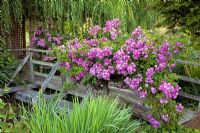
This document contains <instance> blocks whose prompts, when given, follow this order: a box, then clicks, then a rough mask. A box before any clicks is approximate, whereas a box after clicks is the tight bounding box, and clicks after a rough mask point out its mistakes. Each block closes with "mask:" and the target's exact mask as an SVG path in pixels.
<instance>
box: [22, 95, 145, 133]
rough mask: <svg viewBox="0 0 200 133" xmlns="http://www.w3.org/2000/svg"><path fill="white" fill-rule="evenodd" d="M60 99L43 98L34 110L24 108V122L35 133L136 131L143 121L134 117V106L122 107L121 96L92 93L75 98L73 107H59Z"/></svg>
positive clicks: (35, 105) (129, 132) (117, 132)
mask: <svg viewBox="0 0 200 133" xmlns="http://www.w3.org/2000/svg"><path fill="white" fill-rule="evenodd" d="M58 103H59V100H52V101H46V100H44V99H43V98H41V99H39V101H38V102H37V103H36V104H34V105H33V108H32V110H30V111H27V110H26V109H23V110H24V111H23V117H24V120H25V124H26V125H27V126H28V128H29V129H30V132H32V133H61V132H66V133H134V132H136V131H140V130H142V129H140V125H141V123H140V122H139V121H136V120H131V109H130V108H125V107H119V103H118V100H117V99H115V100H112V99H109V98H107V97H98V98H94V97H90V98H86V99H85V100H84V101H83V102H82V103H79V102H78V100H75V101H74V103H73V110H72V111H70V112H68V113H66V108H63V109H59V104H58Z"/></svg>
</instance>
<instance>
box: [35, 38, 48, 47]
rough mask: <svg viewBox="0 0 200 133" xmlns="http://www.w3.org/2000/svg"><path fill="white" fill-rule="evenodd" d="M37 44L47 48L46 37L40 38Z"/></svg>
mask: <svg viewBox="0 0 200 133" xmlns="http://www.w3.org/2000/svg"><path fill="white" fill-rule="evenodd" d="M37 46H40V47H43V48H45V47H46V44H45V40H44V39H40V40H39V41H38V42H37Z"/></svg>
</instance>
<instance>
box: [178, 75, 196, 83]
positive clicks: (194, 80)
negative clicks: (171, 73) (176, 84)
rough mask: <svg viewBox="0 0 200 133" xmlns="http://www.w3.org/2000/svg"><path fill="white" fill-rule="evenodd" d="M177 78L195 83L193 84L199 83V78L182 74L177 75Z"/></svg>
mask: <svg viewBox="0 0 200 133" xmlns="http://www.w3.org/2000/svg"><path fill="white" fill-rule="evenodd" d="M177 76H178V78H179V79H181V80H183V81H187V82H191V83H195V84H200V80H198V79H193V78H190V77H187V76H182V75H177Z"/></svg>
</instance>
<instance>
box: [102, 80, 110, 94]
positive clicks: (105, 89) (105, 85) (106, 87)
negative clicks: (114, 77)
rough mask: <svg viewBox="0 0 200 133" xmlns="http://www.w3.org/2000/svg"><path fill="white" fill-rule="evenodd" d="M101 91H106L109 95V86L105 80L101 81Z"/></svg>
mask: <svg viewBox="0 0 200 133" xmlns="http://www.w3.org/2000/svg"><path fill="white" fill-rule="evenodd" d="M103 89H104V90H103V91H105V92H106V95H109V87H108V81H107V80H104V81H103Z"/></svg>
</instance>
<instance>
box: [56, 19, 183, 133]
mask: <svg viewBox="0 0 200 133" xmlns="http://www.w3.org/2000/svg"><path fill="white" fill-rule="evenodd" d="M120 25H121V21H120V20H119V19H113V20H108V21H107V22H106V23H105V27H103V28H102V27H100V26H98V25H97V26H93V27H91V28H90V29H89V36H88V38H86V39H82V40H79V39H78V38H75V39H73V40H70V41H69V42H68V43H67V44H66V45H65V47H55V49H54V53H55V55H57V59H58V60H60V61H62V64H61V66H62V67H63V68H64V69H65V71H66V72H68V73H69V75H70V78H71V80H73V81H76V82H79V81H85V82H87V83H89V84H93V85H94V86H95V87H96V88H100V85H104V88H106V89H107V92H108V91H109V89H108V82H110V81H112V82H117V83H120V82H122V83H124V84H125V85H126V86H127V87H128V88H130V89H131V90H133V91H134V92H135V93H137V94H138V95H139V97H140V98H143V99H144V98H145V104H147V105H148V106H149V107H150V108H151V113H150V114H148V116H147V117H148V119H149V122H150V124H151V125H152V127H154V128H155V130H157V128H161V127H166V129H167V128H168V127H169V126H170V128H174V125H176V124H177V123H178V116H179V114H180V113H181V112H182V110H183V106H182V105H181V104H176V102H175V99H176V98H177V96H178V94H179V91H180V89H181V88H180V87H179V86H178V85H177V83H176V82H174V80H175V79H176V76H175V75H174V74H171V73H169V72H170V71H171V69H172V68H173V67H175V63H174V62H173V60H172V57H173V56H174V55H175V54H177V53H178V52H179V51H180V50H181V49H182V47H183V44H182V43H181V42H176V43H175V44H173V45H170V44H169V42H167V41H164V42H162V44H158V43H155V42H154V41H153V40H151V39H150V38H149V37H148V36H147V35H146V34H145V32H144V31H143V30H142V29H141V27H137V28H136V29H135V30H133V32H132V34H131V35H128V34H126V33H123V31H122V30H121V29H120Z"/></svg>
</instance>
